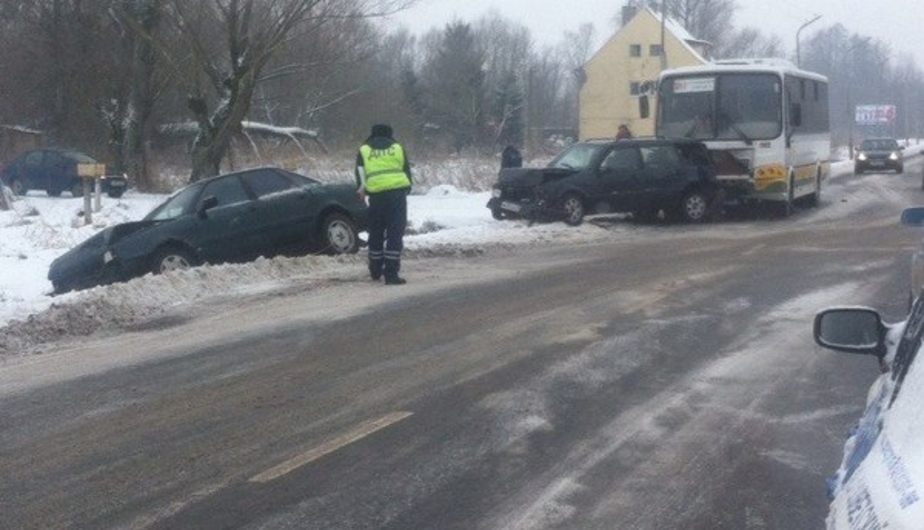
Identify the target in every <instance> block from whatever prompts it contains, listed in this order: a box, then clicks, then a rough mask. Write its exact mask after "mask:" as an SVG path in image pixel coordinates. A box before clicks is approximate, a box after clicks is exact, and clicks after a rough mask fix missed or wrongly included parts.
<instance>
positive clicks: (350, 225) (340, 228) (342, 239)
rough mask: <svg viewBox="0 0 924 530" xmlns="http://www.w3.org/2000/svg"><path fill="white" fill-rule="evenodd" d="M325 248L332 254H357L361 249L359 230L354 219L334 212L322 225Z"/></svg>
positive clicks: (322, 238)
mask: <svg viewBox="0 0 924 530" xmlns="http://www.w3.org/2000/svg"><path fill="white" fill-rule="evenodd" d="M321 240H322V243H323V244H324V250H325V251H328V252H330V253H331V254H355V253H356V252H358V251H359V231H358V230H356V224H355V223H354V222H353V220H352V219H350V218H349V217H347V216H346V215H344V214H342V213H332V214H330V215H328V216H327V217H325V218H324V224H323V225H322V226H321Z"/></svg>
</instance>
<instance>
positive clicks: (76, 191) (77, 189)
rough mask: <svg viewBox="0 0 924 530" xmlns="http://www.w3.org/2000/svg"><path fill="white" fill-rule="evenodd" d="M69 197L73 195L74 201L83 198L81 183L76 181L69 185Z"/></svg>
mask: <svg viewBox="0 0 924 530" xmlns="http://www.w3.org/2000/svg"><path fill="white" fill-rule="evenodd" d="M71 195H73V196H74V198H75V199H76V198H77V197H83V181H77V182H75V183H74V184H71Z"/></svg>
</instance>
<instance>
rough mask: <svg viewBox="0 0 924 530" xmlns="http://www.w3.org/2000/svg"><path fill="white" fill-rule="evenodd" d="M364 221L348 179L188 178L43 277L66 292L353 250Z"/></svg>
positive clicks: (281, 174) (258, 174) (280, 175)
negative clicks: (209, 267)
mask: <svg viewBox="0 0 924 530" xmlns="http://www.w3.org/2000/svg"><path fill="white" fill-rule="evenodd" d="M366 223H367V213H366V204H365V202H364V201H363V200H362V199H360V198H359V196H358V195H357V194H356V187H355V186H354V185H353V184H345V183H344V184H324V183H321V182H319V181H317V180H315V179H312V178H310V177H307V176H304V175H300V174H298V173H293V172H291V171H286V170H283V169H279V168H256V169H249V170H245V171H239V172H234V173H227V174H224V175H219V176H217V177H211V178H208V179H204V180H200V181H198V182H196V183H193V184H190V185H189V186H186V187H185V188H182V189H181V190H179V191H177V192H176V193H174V194H173V195H172V196H170V198H168V199H167V200H166V201H165V202H163V203H161V204H160V205H159V206H157V207H156V208H154V210H152V211H151V213H149V214H148V215H147V216H145V217H144V219H142V220H140V221H134V222H129V223H122V224H118V225H115V226H111V227H108V228H106V229H104V230H102V231H100V232H98V233H97V234H95V235H93V236H91V237H90V238H89V239H87V240H86V241H84V242H83V243H81V244H80V245H78V246H77V247H75V248H73V249H71V250H69V251H68V252H66V253H65V254H64V255H62V256H60V257H59V258H57V259H55V260H54V261H53V262H52V264H51V267H50V269H49V271H48V279H49V280H50V281H51V283H52V286H53V287H54V292H55V293H64V292H67V291H72V290H77V289H85V288H88V287H93V286H96V285H104V284H109V283H113V282H118V281H126V280H129V279H131V278H136V277H139V276H143V275H145V274H147V273H154V274H159V273H162V272H166V271H169V270H174V269H185V268H188V267H193V266H196V265H201V264H203V263H229V262H246V261H251V260H254V259H256V258H258V257H260V256H266V257H272V256H276V255H301V254H306V253H309V252H318V253H327V254H345V253H354V252H357V251H358V250H359V246H360V243H361V241H360V238H359V232H361V231H363V230H366Z"/></svg>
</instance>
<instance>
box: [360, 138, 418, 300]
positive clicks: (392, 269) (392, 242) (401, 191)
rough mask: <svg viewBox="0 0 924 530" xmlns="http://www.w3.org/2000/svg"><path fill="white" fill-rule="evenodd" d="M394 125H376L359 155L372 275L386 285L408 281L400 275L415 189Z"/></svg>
mask: <svg viewBox="0 0 924 530" xmlns="http://www.w3.org/2000/svg"><path fill="white" fill-rule="evenodd" d="M392 135H393V131H392V128H391V126H389V125H386V124H376V125H373V126H372V131H371V133H370V134H369V137H368V138H367V139H366V141H365V142H364V143H363V145H362V146H360V148H359V153H358V154H357V155H356V183H357V185H358V186H359V189H358V193H359V194H360V196H361V197H363V198H364V199H366V198H368V202H369V242H368V246H369V248H368V250H369V275H370V276H371V277H372V279H373V280H375V281H378V280H379V279H380V278H382V277H383V276H384V278H385V284H386V285H402V284H404V283H407V282H406V281H405V279H404V278H402V277H401V276H399V275H398V273H399V271H400V270H401V251H402V250H403V249H404V230H405V228H406V227H407V196H408V194H409V193H410V192H411V166H410V163H409V162H408V158H407V154H406V152H405V150H404V147H403V146H402V145H401V144H400V143H398V142H397V141H396V140H395V139H394V138H393V137H392Z"/></svg>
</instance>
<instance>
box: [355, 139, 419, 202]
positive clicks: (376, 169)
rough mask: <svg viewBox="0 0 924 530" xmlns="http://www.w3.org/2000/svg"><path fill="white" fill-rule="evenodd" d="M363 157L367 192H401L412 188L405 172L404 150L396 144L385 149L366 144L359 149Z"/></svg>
mask: <svg viewBox="0 0 924 530" xmlns="http://www.w3.org/2000/svg"><path fill="white" fill-rule="evenodd" d="M359 154H360V155H361V156H362V157H363V168H364V170H365V181H366V192H367V193H380V192H383V191H391V190H400V189H404V188H410V187H411V179H410V178H409V177H408V176H407V173H405V172H404V148H403V147H401V144H399V143H397V142H395V143H393V144H391V145H390V146H388V147H387V148H385V149H373V148H372V147H371V146H370V145H368V144H364V145H363V146H362V147H360V148H359Z"/></svg>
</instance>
